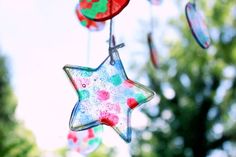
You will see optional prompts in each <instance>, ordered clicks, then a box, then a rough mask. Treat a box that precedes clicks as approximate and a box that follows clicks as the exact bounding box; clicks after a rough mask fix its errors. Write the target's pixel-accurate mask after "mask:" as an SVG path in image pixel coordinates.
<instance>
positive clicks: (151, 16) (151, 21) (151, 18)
mask: <svg viewBox="0 0 236 157" xmlns="http://www.w3.org/2000/svg"><path fill="white" fill-rule="evenodd" d="M149 10H150V25H151V32H153V28H154V21H153V12H152V4H151V3H150V4H149Z"/></svg>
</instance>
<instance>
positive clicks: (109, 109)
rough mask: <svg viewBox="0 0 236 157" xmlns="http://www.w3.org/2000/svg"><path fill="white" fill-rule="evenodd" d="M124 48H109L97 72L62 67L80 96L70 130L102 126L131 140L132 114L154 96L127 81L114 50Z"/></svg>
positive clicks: (94, 70)
mask: <svg viewBox="0 0 236 157" xmlns="http://www.w3.org/2000/svg"><path fill="white" fill-rule="evenodd" d="M123 46H124V44H123V45H122V44H120V45H118V46H115V47H114V48H112V50H111V51H112V56H111V55H110V56H108V57H107V58H106V59H105V61H103V62H102V64H101V65H99V66H98V68H96V69H92V68H88V67H80V66H70V65H66V66H65V67H64V68H63V69H64V70H65V72H66V73H67V75H68V76H69V78H70V81H71V82H72V84H73V86H74V88H75V90H76V91H77V94H78V96H79V100H78V102H77V103H76V105H75V107H74V108H73V111H72V113H71V117H70V123H69V125H70V129H71V130H73V131H81V130H85V129H88V128H91V127H94V126H97V125H100V124H105V125H108V126H111V127H112V128H113V129H115V131H116V132H117V133H118V134H119V135H120V136H121V137H122V138H123V139H124V140H125V141H126V142H130V141H131V126H130V114H131V111H132V110H133V109H134V108H136V107H137V106H139V105H141V104H143V103H145V102H147V101H149V100H151V99H152V97H153V96H154V94H155V93H154V92H153V91H152V90H150V89H148V88H147V87H145V86H143V85H141V84H139V83H136V82H134V81H131V80H130V79H128V77H127V75H126V73H125V70H124V67H123V65H122V62H121V60H120V57H119V54H118V51H117V48H119V47H123ZM111 61H113V62H111Z"/></svg>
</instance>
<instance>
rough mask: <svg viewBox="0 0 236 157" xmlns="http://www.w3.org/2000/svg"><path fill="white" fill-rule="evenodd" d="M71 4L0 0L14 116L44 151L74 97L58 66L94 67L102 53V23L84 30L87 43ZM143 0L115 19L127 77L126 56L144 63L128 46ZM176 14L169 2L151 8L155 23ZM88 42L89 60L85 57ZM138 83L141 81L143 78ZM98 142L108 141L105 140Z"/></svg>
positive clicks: (58, 142) (58, 140)
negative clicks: (95, 29) (90, 30)
mask: <svg viewBox="0 0 236 157" xmlns="http://www.w3.org/2000/svg"><path fill="white" fill-rule="evenodd" d="M77 2H78V0H69V1H68V0H50V1H48V0H21V1H19V0H0V47H1V49H2V50H3V51H4V53H5V54H6V55H7V56H8V57H9V59H10V64H11V65H9V68H10V70H11V76H12V80H11V81H12V83H13V87H14V90H15V93H16V96H17V99H18V108H17V116H18V117H19V118H20V119H21V120H22V121H23V122H24V123H25V125H26V126H27V127H28V128H29V129H31V130H32V131H33V133H34V134H35V136H36V139H37V143H38V145H39V146H40V148H42V149H44V150H52V149H55V148H58V147H61V146H65V144H66V142H67V141H66V136H67V132H68V122H69V117H70V113H71V111H72V108H73V106H74V104H75V102H76V101H77V95H76V93H75V91H74V89H73V87H72V85H71V83H70V82H69V80H68V78H67V76H66V75H65V73H64V71H63V70H62V67H63V66H64V65H66V64H72V65H80V66H92V67H97V66H98V65H99V64H100V63H101V62H102V61H103V60H104V58H105V57H106V56H107V55H108V52H107V48H108V45H107V43H106V41H107V39H108V23H107V25H106V27H105V30H104V31H101V32H99V33H97V32H95V33H91V34H90V37H91V38H90V39H91V42H90V44H89V45H88V31H87V30H86V29H85V28H83V27H82V26H81V25H80V24H79V22H78V20H77V17H76V15H75V12H74V9H75V6H76V4H77ZM148 4H149V3H148V2H147V1H146V0H138V1H135V0H131V1H130V4H129V5H128V6H127V8H125V9H124V10H123V12H122V13H121V14H119V15H118V16H117V17H116V18H115V24H114V27H115V35H116V38H117V40H118V42H119V41H125V44H126V45H127V46H126V47H125V48H123V49H122V50H120V55H121V59H123V63H124V67H125V68H126V69H127V70H126V71H127V73H128V76H129V77H130V79H134V76H135V75H134V74H135V72H133V73H131V71H129V68H128V67H129V66H130V64H129V63H130V61H131V57H130V56H132V59H133V60H135V59H137V60H138V61H139V63H145V62H146V61H147V60H144V59H143V55H145V53H148V49H147V47H145V46H144V47H143V46H140V45H138V44H136V45H134V44H135V43H134V41H135V40H136V39H137V35H136V33H137V32H142V31H143V30H142V31H140V30H141V27H140V21H142V22H144V23H142V24H145V25H148V23H149V19H150V16H149V15H150V10H149V9H150V7H149V5H148ZM167 10H169V12H167ZM177 12H178V11H177V10H176V8H174V5H173V4H172V3H171V2H170V1H164V2H163V4H162V5H161V6H157V7H153V14H154V15H157V16H158V20H159V22H160V21H161V22H164V21H165V20H166V17H167V16H174V15H176V14H177ZM145 31H148V29H147V30H145ZM142 33H143V32H142ZM140 35H141V33H140ZM132 43H133V44H132ZM88 46H89V47H90V60H89V63H88V62H87V61H86V60H87V50H88ZM146 55H147V54H146ZM140 58H141V59H140ZM147 59H148V58H147ZM129 72H130V73H129ZM141 83H143V84H145V80H143V82H141ZM135 115H136V116H135ZM138 117H142V116H140V113H135V112H133V113H132V119H135V118H138ZM145 120H146V119H145V117H144V118H143V119H142V118H141V121H144V122H145ZM132 122H133V121H132ZM134 125H135V124H134ZM109 130H111V129H108V134H111V135H110V136H115V138H116V139H117V140H118V141H119V140H120V138H119V136H118V135H116V134H115V133H114V131H109ZM112 139H113V138H112ZM104 142H105V143H107V144H111V145H112V144H114V143H112V142H111V141H109V139H104ZM109 142H110V143H109ZM122 142H123V141H122V140H120V143H122ZM118 143H119V142H118ZM127 151H128V150H127ZM127 151H126V153H127Z"/></svg>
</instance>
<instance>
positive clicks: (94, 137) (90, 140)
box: [67, 125, 103, 155]
mask: <svg viewBox="0 0 236 157" xmlns="http://www.w3.org/2000/svg"><path fill="white" fill-rule="evenodd" d="M102 133H103V126H102V125H100V126H97V127H94V128H90V129H88V130H84V131H78V132H75V131H70V132H69V133H68V135H67V140H68V147H69V149H70V150H72V151H76V152H78V153H80V154H81V155H88V154H89V153H91V152H93V151H95V150H96V149H97V148H98V147H99V145H100V144H101V141H102Z"/></svg>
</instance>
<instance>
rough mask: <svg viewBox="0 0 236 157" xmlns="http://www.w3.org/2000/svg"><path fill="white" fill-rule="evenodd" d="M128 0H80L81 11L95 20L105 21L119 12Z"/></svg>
mask: <svg viewBox="0 0 236 157" xmlns="http://www.w3.org/2000/svg"><path fill="white" fill-rule="evenodd" d="M128 3H129V0H80V6H81V13H82V14H83V15H84V16H85V17H87V18H89V19H91V20H95V21H105V20H107V19H111V18H112V17H114V16H116V15H117V14H119V13H120V12H121V11H122V10H123V9H124V8H125V7H126V5H127V4H128Z"/></svg>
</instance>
